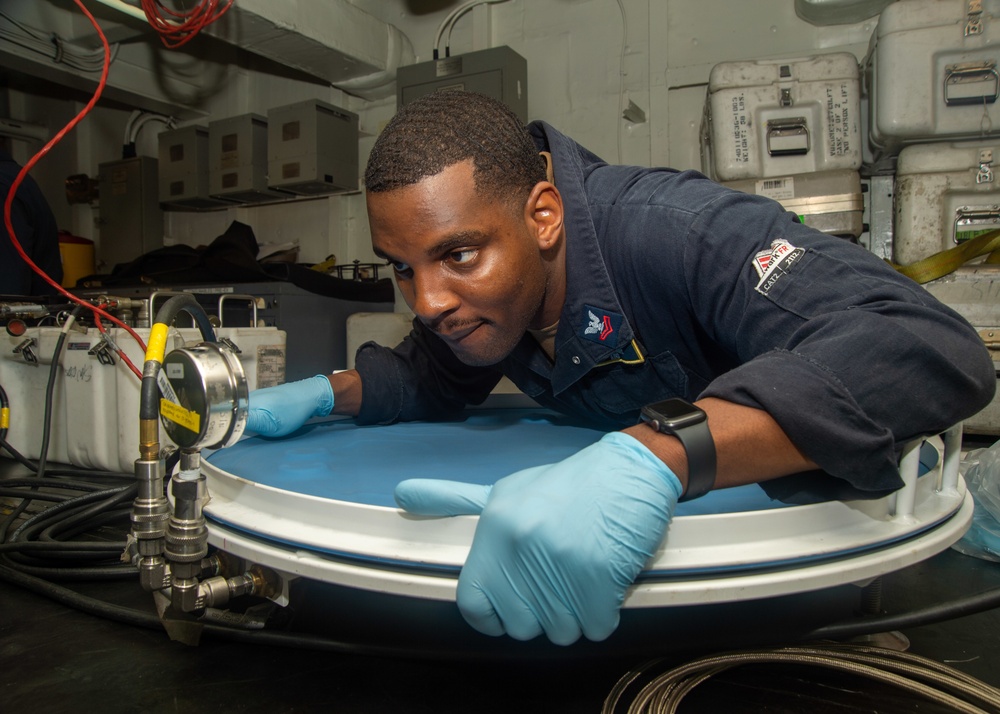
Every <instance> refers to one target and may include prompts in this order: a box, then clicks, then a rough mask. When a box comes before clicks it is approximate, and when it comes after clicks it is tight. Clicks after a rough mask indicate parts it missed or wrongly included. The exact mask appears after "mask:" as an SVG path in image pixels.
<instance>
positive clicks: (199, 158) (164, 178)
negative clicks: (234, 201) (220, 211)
mask: <svg viewBox="0 0 1000 714" xmlns="http://www.w3.org/2000/svg"><path fill="white" fill-rule="evenodd" d="M158 139H159V146H160V150H159V154H160V166H159V169H160V203H161V204H162V205H163V206H164V207H167V208H195V209H197V208H216V207H218V206H227V205H230V202H229V201H222V200H219V199H216V198H212V197H210V196H209V194H208V128H207V127H204V126H186V127H183V128H180V129H170V130H167V131H163V132H160V135H159V137H158Z"/></svg>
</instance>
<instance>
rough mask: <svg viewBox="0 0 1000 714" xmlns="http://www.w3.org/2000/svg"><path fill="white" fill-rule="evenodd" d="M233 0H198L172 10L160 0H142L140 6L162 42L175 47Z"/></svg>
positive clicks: (228, 5) (221, 14) (229, 5)
mask: <svg viewBox="0 0 1000 714" xmlns="http://www.w3.org/2000/svg"><path fill="white" fill-rule="evenodd" d="M234 2H236V0H200V2H198V4H197V5H195V6H194V7H193V8H191V9H190V10H173V9H171V8H168V7H167V6H166V5H164V4H163V3H162V2H161V0H142V9H143V12H145V13H146V19H147V20H149V24H150V25H152V26H153V29H154V30H156V31H157V32H158V33H159V34H160V39H161V40H162V41H163V44H164V45H165V46H166V47H169V48H170V49H176V48H178V47H181V46H182V45H184V44H186V43H188V42H190V41H191V40H192V38H194V36H195V35H197V34H198V33H199V32H201V31H202V30H203V29H205V27H207V26H208V25H210V24H212V23H213V22H215V21H216V20H218V19H219V18H220V17H222V16H223V15H224V14H225V13H226V11H227V10H229V8H231V7H232V6H233V3H234Z"/></svg>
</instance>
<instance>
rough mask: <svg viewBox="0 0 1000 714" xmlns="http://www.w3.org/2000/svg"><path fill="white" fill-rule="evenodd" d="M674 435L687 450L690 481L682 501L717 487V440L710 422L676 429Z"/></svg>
mask: <svg viewBox="0 0 1000 714" xmlns="http://www.w3.org/2000/svg"><path fill="white" fill-rule="evenodd" d="M672 433H673V435H674V436H676V437H677V438H678V439H680V442H681V444H683V445H684V451H686V452H687V462H688V483H687V489H686V490H685V491H684V495H683V496H681V497H680V500H681V501H691V500H693V499H695V498H699V497H700V496H704V495H705V494H706V493H708V492H709V491H711V490H712V489H713V488H715V442H714V441H713V440H712V432H710V431H709V430H708V422H707V421H703V422H699V423H698V424H692V425H691V426H686V427H684V428H683V429H675V430H674V431H673V432H672Z"/></svg>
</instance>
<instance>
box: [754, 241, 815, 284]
mask: <svg viewBox="0 0 1000 714" xmlns="http://www.w3.org/2000/svg"><path fill="white" fill-rule="evenodd" d="M804 253H805V251H804V250H803V249H802V248H796V247H795V246H793V245H792V244H791V243H789V242H788V241H786V240H784V239H778V240H776V241H774V242H773V243H771V249H770V250H762V251H761V252H760V253H758V254H757V255H755V256H754V259H753V267H754V270H756V271H757V276H758V277H759V278H760V280H759V281H758V283H757V286H756V287H755V288H754V290H756V291H757V292H759V293H760V294H761V295H767V292H768V291H769V290H770V289H771V287H772V286H773V285H774V284H775V283H776V282H778V279H779V278H781V276H782V275H785V274H786V273H787V272H788V271H789V269H790V268H791V267H792V266H793V265H794V264H795V263H796V262H798V260H799V258H801V257H802V255H803V254H804Z"/></svg>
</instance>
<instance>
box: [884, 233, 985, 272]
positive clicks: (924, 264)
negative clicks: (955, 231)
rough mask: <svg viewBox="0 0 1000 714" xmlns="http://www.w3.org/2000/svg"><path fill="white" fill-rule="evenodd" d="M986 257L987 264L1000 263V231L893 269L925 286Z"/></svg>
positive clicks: (983, 235) (894, 265)
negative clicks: (974, 260) (973, 260)
mask: <svg viewBox="0 0 1000 714" xmlns="http://www.w3.org/2000/svg"><path fill="white" fill-rule="evenodd" d="M981 255H986V256H987V258H986V262H987V263H1000V229H997V230H993V231H988V232H986V233H983V234H981V235H978V236H976V237H975V238H972V239H970V240H967V241H964V242H963V243H961V244H960V245H957V246H955V247H954V248H949V249H948V250H942V251H941V252H940V253H935V254H934V255H931V256H928V257H926V258H924V259H923V260H918V261H917V262H916V263H910V264H909V265H896V264H895V263H892V264H891V265H892V267H894V268H895V269H896V270H898V271H899V272H900V273H902V274H903V275H905V276H906V277H908V278H911V279H913V280H915V281H916V282H918V283H920V284H921V285H923V284H924V283H929V282H930V281H932V280H937V279H938V278H940V277H943V276H945V275H948V274H949V273H953V272H955V271H956V270H958V268H960V267H961V266H963V265H965V264H966V263H968V262H969V261H970V260H972V259H973V258H978V257H979V256H981Z"/></svg>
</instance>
